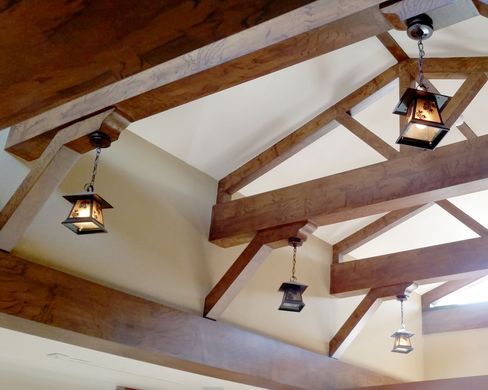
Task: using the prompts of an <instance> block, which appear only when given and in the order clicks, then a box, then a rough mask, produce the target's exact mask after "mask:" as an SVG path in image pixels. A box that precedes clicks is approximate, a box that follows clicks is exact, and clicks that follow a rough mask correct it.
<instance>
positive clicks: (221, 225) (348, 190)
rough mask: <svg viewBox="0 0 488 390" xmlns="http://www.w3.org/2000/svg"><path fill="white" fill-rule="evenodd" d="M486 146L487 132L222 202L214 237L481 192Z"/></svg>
mask: <svg viewBox="0 0 488 390" xmlns="http://www.w3.org/2000/svg"><path fill="white" fill-rule="evenodd" d="M487 148H488V136H482V137H478V138H476V139H475V140H468V141H463V142H459V143H455V144H451V145H447V146H444V147H442V148H439V149H437V150H435V151H432V152H430V153H416V154H415V155H412V156H405V157H400V158H396V159H394V160H390V161H385V162H382V163H378V164H373V165H369V166H367V167H363V168H358V169H355V170H352V171H348V172H343V173H340V174H336V175H332V176H328V177H324V178H320V179H315V180H311V181H308V182H305V183H300V184H296V185H293V186H289V187H284V188H280V189H277V190H273V191H268V192H265V193H263V194H257V195H254V196H251V197H246V198H242V199H236V200H232V201H229V202H224V203H219V204H216V205H215V206H214V207H213V212H212V224H211V227H210V240H211V241H213V242H214V243H216V244H219V245H222V246H226V245H235V244H236V243H237V242H247V241H249V240H250V239H251V238H252V237H253V236H254V234H256V232H257V231H258V230H262V229H267V228H270V227H274V226H279V225H283V224H288V223H293V222H298V221H304V220H309V221H311V222H313V223H314V224H316V225H317V226H322V225H327V224H331V223H336V222H341V221H346V220H350V219H354V218H360V217H365V216H368V215H374V214H378V213H381V212H387V211H391V210H395V209H401V208H406V207H412V206H417V205H421V204H425V203H428V202H434V201H438V200H442V199H446V198H451V197H453V196H458V195H462V194H467V193H470V192H475V191H481V190H484V189H487V188H488V180H487V179H488V154H487V153H486V150H487ZM452 156H456V158H455V159H453V158H452Z"/></svg>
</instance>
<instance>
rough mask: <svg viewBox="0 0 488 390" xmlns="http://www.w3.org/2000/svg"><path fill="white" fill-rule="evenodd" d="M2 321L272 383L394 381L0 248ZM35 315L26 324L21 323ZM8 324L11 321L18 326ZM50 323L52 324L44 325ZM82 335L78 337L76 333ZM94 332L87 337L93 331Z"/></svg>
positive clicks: (307, 385) (306, 385) (333, 385)
mask: <svg viewBox="0 0 488 390" xmlns="http://www.w3.org/2000/svg"><path fill="white" fill-rule="evenodd" d="M0 281H1V285H2V288H1V289H0V312H1V313H5V314H8V315H9V316H5V315H4V317H7V318H6V319H5V318H3V317H2V316H0V321H1V322H2V324H3V323H5V322H7V320H8V319H9V318H10V317H12V316H15V317H16V318H18V319H19V320H17V321H13V320H11V321H10V324H12V325H13V324H19V323H21V324H22V326H23V331H25V332H30V333H35V334H37V333H40V332H41V330H42V331H43V332H44V333H43V334H44V337H49V338H54V339H63V338H64V339H66V338H67V337H68V336H69V338H70V340H71V342H72V343H75V344H77V345H79V346H82V347H83V346H85V347H86V346H87V344H88V345H89V346H90V348H91V349H95V350H99V349H103V348H105V347H106V346H107V344H109V345H110V347H111V348H112V350H113V351H114V352H113V353H115V354H116V355H121V354H122V355H123V354H125V353H128V352H130V353H131V354H132V356H137V359H138V360H142V361H149V362H151V363H156V364H161V365H164V366H167V367H171V368H176V369H179V370H184V371H189V372H194V373H198V374H202V375H209V376H214V377H217V378H221V379H226V380H231V381H235V382H239V383H246V384H250V385H254V386H260V387H264V388H272V389H292V388H296V389H326V390H332V389H338V388H345V387H358V386H365V385H371V384H386V383H395V382H396V381H394V380H392V379H390V378H387V377H385V376H381V375H377V374H374V373H372V372H370V371H368V370H364V369H360V368H356V367H354V366H351V365H348V364H345V363H342V362H339V361H337V360H334V359H330V358H328V357H326V356H323V355H320V354H316V353H312V352H309V351H305V350H303V349H300V348H297V347H294V346H291V345H288V344H285V343H282V342H280V341H276V340H273V339H270V338H267V337H264V336H260V335H257V334H255V333H251V332H247V331H244V330H242V329H239V328H237V327H233V326H231V325H227V324H223V323H220V322H214V321H209V320H207V319H205V318H202V317H200V316H198V315H194V314H189V313H184V312H182V311H178V310H175V309H172V308H170V307H168V306H164V305H161V304H158V303H155V302H151V301H148V300H145V299H142V298H139V297H135V296H132V295H129V294H126V293H123V292H120V291H117V290H114V289H110V288H107V287H103V286H101V285H98V284H95V283H92V282H89V281H86V280H83V279H80V278H78V277H75V276H70V275H68V274H66V273H63V272H60V271H56V270H53V269H50V268H47V267H44V266H41V265H36V264H34V263H31V262H28V261H26V260H23V259H20V258H18V257H16V256H13V255H9V254H7V253H5V252H1V251H0ZM21 319H24V320H30V321H29V322H28V323H25V321H24V322H22V321H21ZM12 325H10V326H12ZM45 325H48V327H46V326H45ZM77 335H78V337H77ZM87 336H88V337H87Z"/></svg>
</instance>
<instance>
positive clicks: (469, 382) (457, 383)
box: [346, 375, 488, 390]
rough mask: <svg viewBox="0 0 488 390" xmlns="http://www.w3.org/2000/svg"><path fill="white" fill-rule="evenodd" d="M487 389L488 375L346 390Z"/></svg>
mask: <svg viewBox="0 0 488 390" xmlns="http://www.w3.org/2000/svg"><path fill="white" fill-rule="evenodd" d="M486 388H488V375H484V376H471V377H464V378H450V379H438V380H432V381H419V382H409V383H399V384H395V385H383V386H367V387H361V388H360V389H359V388H357V387H355V388H354V389H346V390H459V389H486Z"/></svg>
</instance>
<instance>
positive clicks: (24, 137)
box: [7, 0, 390, 153]
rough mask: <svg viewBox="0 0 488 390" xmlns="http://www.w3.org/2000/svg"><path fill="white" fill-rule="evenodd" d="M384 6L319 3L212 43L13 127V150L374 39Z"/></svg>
mask: <svg viewBox="0 0 488 390" xmlns="http://www.w3.org/2000/svg"><path fill="white" fill-rule="evenodd" d="M380 2H381V0H364V1H361V2H358V1H356V0H332V1H328V2H314V3H312V4H310V5H308V6H304V7H302V8H300V9H297V10H295V11H294V12H290V13H288V14H285V15H282V16H280V17H277V18H274V19H271V20H269V21H267V22H265V23H262V24H260V25H258V26H255V27H254V28H251V29H247V30H245V31H242V32H241V33H239V34H234V35H230V36H228V37H225V38H223V39H221V40H218V41H216V42H213V43H209V44H208V45H206V46H203V47H200V48H198V49H196V50H194V51H191V52H189V53H185V54H182V55H180V56H178V57H176V58H173V59H171V60H169V61H166V62H163V63H161V64H159V65H156V66H153V67H152V68H149V69H146V70H144V71H143V72H140V73H137V74H135V75H132V76H130V77H127V78H125V79H123V80H120V81H116V82H114V83H112V84H111V85H109V86H106V87H103V88H100V89H99V90H97V91H94V92H91V93H89V94H87V95H85V96H82V97H79V98H76V99H73V100H71V101H69V102H67V103H65V104H63V105H60V106H58V107H55V108H52V109H51V110H49V111H47V112H45V113H42V114H39V115H37V116H35V117H33V118H31V119H28V120H26V121H24V122H22V123H21V124H19V125H17V126H14V130H15V131H14V132H13V133H12V137H9V139H8V141H7V148H8V150H12V151H13V150H14V149H13V148H14V146H15V145H17V144H22V143H23V147H22V148H20V146H18V147H17V148H16V149H15V150H16V151H17V153H19V152H20V151H21V150H25V149H26V148H28V145H29V142H28V141H29V140H31V139H32V138H36V137H38V136H41V135H42V134H43V133H45V132H48V131H51V130H52V129H55V128H57V127H58V126H61V125H63V124H65V123H67V122H70V121H73V120H76V119H78V118H80V117H83V116H85V115H88V114H90V113H92V112H95V111H97V110H100V109H103V108H105V107H110V106H114V105H116V107H117V109H118V110H119V111H120V112H122V113H123V115H124V116H126V117H127V118H128V119H129V120H131V121H135V120H139V119H142V118H145V117H148V116H150V115H154V114H156V113H158V112H161V111H164V110H166V109H169V108H171V107H175V106H178V105H180V104H184V103H187V102H189V101H192V100H195V99H198V98H201V97H203V96H206V95H208V94H211V93H214V92H217V91H220V90H223V89H226V88H229V87H232V86H234V85H237V84H240V83H242V82H245V81H249V80H252V79H254V78H256V77H260V76H264V75H266V74H268V73H271V72H274V71H277V70H280V69H283V68H285V67H287V66H290V65H294V64H297V63H299V62H302V61H305V60H308V59H310V58H313V57H316V56H319V55H322V54H325V53H327V52H330V51H333V50H336V49H338V48H341V47H344V46H347V45H349V44H352V43H354V42H358V41H361V40H363V39H365V38H368V37H371V36H375V35H376V34H379V33H381V32H383V31H387V30H388V29H389V28H390V24H389V23H388V22H387V21H386V19H385V18H384V17H383V15H382V14H381V12H380V11H379V9H378V6H377V4H379V3H380ZM244 3H245V2H244ZM273 3H274V2H273ZM240 8H242V7H236V9H240ZM281 8H286V7H284V6H281ZM185 17H186V15H185ZM246 24H247V23H246ZM351 26H355V28H353V29H351ZM177 46H178V45H177ZM151 91H152V92H151ZM124 101H126V102H125V103H123V104H122V102H124ZM19 148H20V149H19Z"/></svg>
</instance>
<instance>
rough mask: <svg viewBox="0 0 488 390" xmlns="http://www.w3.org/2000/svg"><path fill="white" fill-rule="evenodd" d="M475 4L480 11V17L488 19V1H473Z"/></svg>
mask: <svg viewBox="0 0 488 390" xmlns="http://www.w3.org/2000/svg"><path fill="white" fill-rule="evenodd" d="M473 3H474V5H475V6H476V8H477V9H478V12H479V13H480V15H483V16H484V17H486V18H488V0H473Z"/></svg>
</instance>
